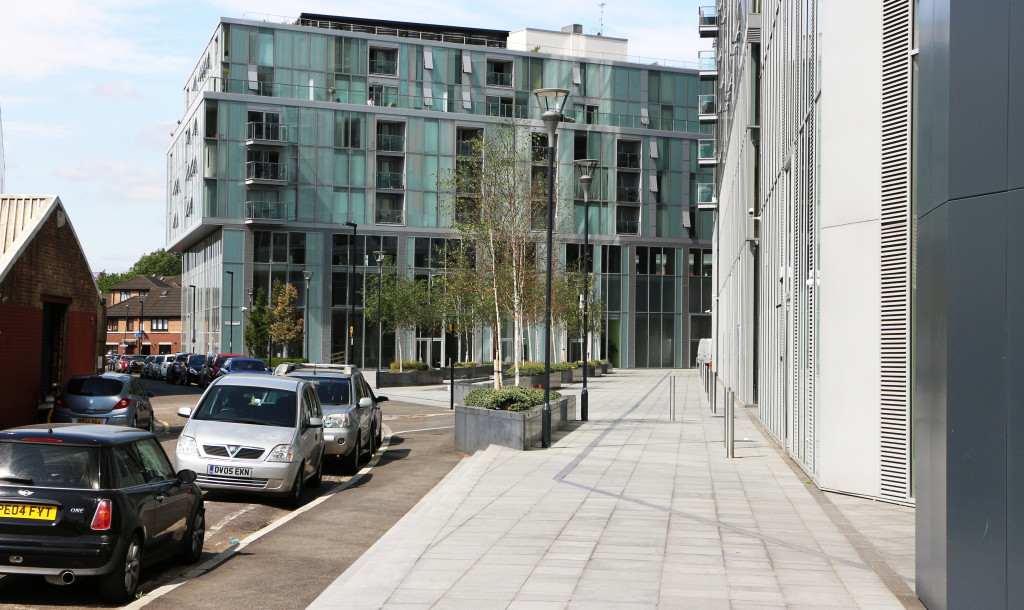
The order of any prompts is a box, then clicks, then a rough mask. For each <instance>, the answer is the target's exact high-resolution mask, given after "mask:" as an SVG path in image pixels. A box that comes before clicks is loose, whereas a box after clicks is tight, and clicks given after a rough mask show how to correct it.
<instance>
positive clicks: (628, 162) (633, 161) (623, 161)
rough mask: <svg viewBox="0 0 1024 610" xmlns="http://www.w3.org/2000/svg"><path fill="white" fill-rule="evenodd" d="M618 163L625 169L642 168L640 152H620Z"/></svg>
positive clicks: (618, 165)
mask: <svg viewBox="0 0 1024 610" xmlns="http://www.w3.org/2000/svg"><path fill="white" fill-rule="evenodd" d="M616 165H617V167H620V168H623V169H640V154H639V153H631V152H620V153H619V154H618V155H617V162H616Z"/></svg>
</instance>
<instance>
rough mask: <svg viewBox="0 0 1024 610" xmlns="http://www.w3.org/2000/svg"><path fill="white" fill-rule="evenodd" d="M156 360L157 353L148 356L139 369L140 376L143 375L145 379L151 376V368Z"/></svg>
mask: <svg viewBox="0 0 1024 610" xmlns="http://www.w3.org/2000/svg"><path fill="white" fill-rule="evenodd" d="M154 360H156V355H155V354H150V355H149V356H146V359H145V360H143V361H142V370H141V371H139V377H142V378H143V379H148V378H149V370H150V368H152V366H153V361H154Z"/></svg>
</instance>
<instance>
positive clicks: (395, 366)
mask: <svg viewBox="0 0 1024 610" xmlns="http://www.w3.org/2000/svg"><path fill="white" fill-rule="evenodd" d="M429 369H430V366H428V365H427V363H426V362H417V361H415V360H402V361H401V362H398V361H395V362H392V363H391V370H392V372H395V373H397V372H398V371H399V370H402V371H426V370H429Z"/></svg>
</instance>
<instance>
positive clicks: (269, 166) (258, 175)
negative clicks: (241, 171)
mask: <svg viewBox="0 0 1024 610" xmlns="http://www.w3.org/2000/svg"><path fill="white" fill-rule="evenodd" d="M245 179H246V180H281V181H285V180H288V166H287V165H285V164H284V163H271V162H269V161H246V163H245Z"/></svg>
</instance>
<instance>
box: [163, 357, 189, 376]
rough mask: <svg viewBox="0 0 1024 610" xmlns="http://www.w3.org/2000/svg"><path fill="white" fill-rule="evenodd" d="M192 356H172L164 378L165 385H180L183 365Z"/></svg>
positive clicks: (183, 369)
mask: <svg viewBox="0 0 1024 610" xmlns="http://www.w3.org/2000/svg"><path fill="white" fill-rule="evenodd" d="M191 355H192V354H186V353H181V354H177V355H176V356H174V360H172V361H171V364H170V365H169V366H168V367H167V374H166V375H165V376H164V381H166V382H167V383H181V374H182V372H183V371H185V363H186V362H187V361H188V357H189V356H191Z"/></svg>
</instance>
